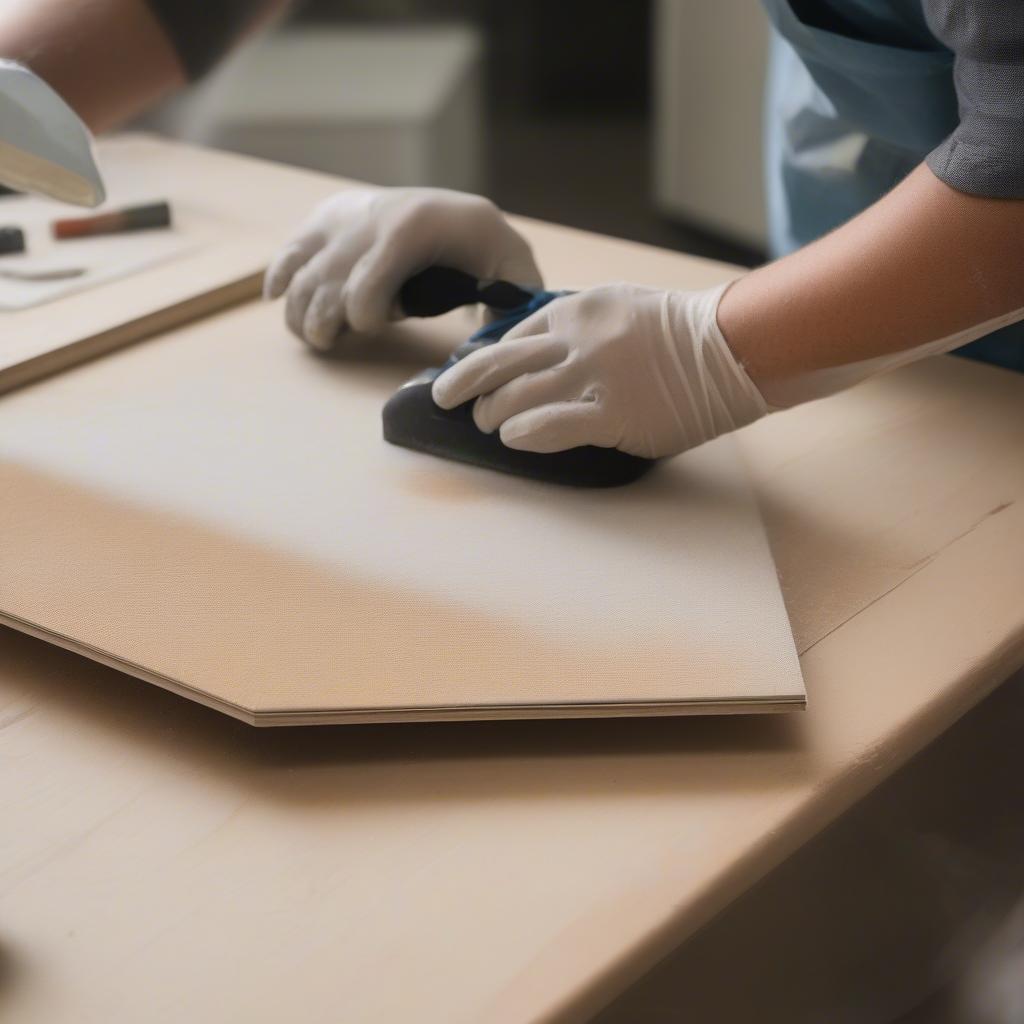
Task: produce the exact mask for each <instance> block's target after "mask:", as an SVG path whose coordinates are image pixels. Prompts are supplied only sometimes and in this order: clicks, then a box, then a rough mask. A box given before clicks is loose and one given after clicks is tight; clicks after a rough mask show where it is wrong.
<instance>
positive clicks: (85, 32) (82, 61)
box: [0, 0, 287, 132]
mask: <svg viewBox="0 0 1024 1024" xmlns="http://www.w3.org/2000/svg"><path fill="white" fill-rule="evenodd" d="M285 6H287V0H252V3H251V7H252V11H253V22H254V23H255V22H259V21H261V20H263V18H265V17H270V16H271V15H272V14H274V13H275V12H277V11H278V10H281V9H283V8H284V7H285ZM0 57H6V58H8V59H10V60H15V61H18V62H19V63H21V64H25V65H26V66H28V67H29V68H31V69H32V70H33V71H34V72H35V73H36V74H37V75H39V77H40V78H42V79H44V80H45V81H46V82H48V83H49V84H50V85H51V86H52V87H53V88H54V89H55V90H56V91H57V92H58V93H60V94H61V96H63V97H64V99H65V100H66V101H67V102H68V103H69V104H71V106H72V107H74V108H75V110H76V111H77V112H78V114H79V115H80V116H81V117H82V119H83V120H84V121H85V122H86V124H88V125H89V127H90V128H91V129H92V130H93V131H95V132H100V131H104V130H105V129H108V128H112V127H114V126H116V125H118V124H120V123H122V122H124V121H126V120H128V119H129V118H131V117H133V116H135V115H136V114H139V113H141V112H142V111H144V110H145V109H146V108H148V107H150V106H152V105H153V104H154V103H156V102H157V101H158V100H159V99H161V98H162V97H163V96H165V95H167V94H168V93H170V92H173V91H174V90H175V89H176V88H179V87H180V86H182V85H184V84H185V82H186V80H187V73H186V70H185V67H184V65H183V63H182V60H181V57H180V56H179V54H178V52H177V50H176V48H175V46H174V44H173V42H172V40H171V38H170V37H169V35H168V34H167V31H166V28H165V26H164V24H163V23H162V22H161V20H160V19H159V17H158V16H157V15H156V14H155V13H154V11H153V8H151V7H150V5H149V4H148V3H147V2H146V0H20V2H17V3H12V4H6V5H4V6H3V8H2V10H0Z"/></svg>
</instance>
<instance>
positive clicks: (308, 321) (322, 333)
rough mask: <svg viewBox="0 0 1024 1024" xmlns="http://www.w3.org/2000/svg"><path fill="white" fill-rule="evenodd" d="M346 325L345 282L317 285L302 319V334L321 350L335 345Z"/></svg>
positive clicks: (329, 282) (325, 350)
mask: <svg viewBox="0 0 1024 1024" xmlns="http://www.w3.org/2000/svg"><path fill="white" fill-rule="evenodd" d="M344 326H345V283H344V282H343V281H325V282H324V283H323V284H321V285H317V288H316V291H315V292H313V297H312V299H310V300H309V306H308V307H307V308H306V314H305V316H304V317H303V320H302V336H303V338H305V339H306V341H308V342H309V344H310V345H311V346H312V347H313V348H315V349H318V350H319V351H321V352H327V351H329V350H330V349H331V348H333V347H334V341H335V339H336V338H337V336H338V334H339V333H340V332H341V331H342V329H343V328H344Z"/></svg>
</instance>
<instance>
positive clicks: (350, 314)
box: [263, 188, 542, 349]
mask: <svg viewBox="0 0 1024 1024" xmlns="http://www.w3.org/2000/svg"><path fill="white" fill-rule="evenodd" d="M430 266H448V267H453V268H455V269H456V270H463V271H465V272H467V273H469V274H472V275H473V276H475V277H477V278H480V279H481V280H494V279H498V278H501V279H504V280H507V281H511V282H512V283H513V284H518V285H522V286H524V287H527V288H537V287H539V286H540V285H541V284H542V281H541V275H540V271H539V270H538V269H537V265H536V263H535V262H534V260H533V254H532V253H531V251H530V246H529V245H528V244H527V242H526V240H525V239H524V238H523V237H522V236H521V235H520V234H519V233H518V232H517V231H516V230H515V229H513V228H512V226H511V225H510V224H509V223H508V221H506V220H505V218H504V217H503V216H502V214H501V212H500V211H499V210H498V209H497V207H496V206H495V205H494V204H493V203H491V202H490V201H488V200H487V199H483V198H481V197H480V196H474V195H469V194H467V193H463V192H451V191H448V190H446V189H436V188H381V189H352V190H351V191H347V192H341V193H339V194H338V195H336V196H334V197H332V198H331V199H328V200H327V201H326V202H325V203H323V204H321V205H320V206H319V207H318V208H317V209H316V210H315V211H314V212H313V214H312V216H311V217H310V218H309V220H308V221H306V223H305V224H304V225H303V226H302V227H301V228H300V229H299V232H298V234H297V235H296V236H295V238H294V239H293V240H292V241H291V243H290V244H289V245H288V246H286V247H285V249H284V250H283V251H282V252H281V253H280V254H279V255H278V256H277V258H276V259H275V260H274V262H273V264H272V265H271V267H270V269H269V270H268V271H267V275H266V278H265V280H264V289H263V290H264V295H265V297H267V298H270V299H275V298H277V297H278V296H279V295H282V294H284V292H285V290H287V292H288V298H287V302H286V308H285V319H286V321H287V323H288V326H289V328H290V329H291V330H292V332H293V333H294V334H295V335H297V336H298V337H299V338H302V339H303V340H305V341H307V342H308V343H309V344H310V345H312V346H313V347H314V348H318V349H328V348H331V347H332V345H333V344H334V341H335V338H336V337H337V335H338V334H339V332H341V331H344V330H346V329H347V328H351V329H352V330H354V331H374V330H378V329H380V328H381V327H383V326H384V325H385V324H386V323H387V322H388V321H389V320H394V319H397V318H398V317H400V316H401V312H400V310H398V309H397V308H396V297H397V295H398V290H399V289H400V288H401V286H402V285H403V284H404V283H405V282H406V280H407V279H408V278H410V277H411V276H412V275H413V274H416V273H418V272H419V271H421V270H425V269H426V268H427V267H430Z"/></svg>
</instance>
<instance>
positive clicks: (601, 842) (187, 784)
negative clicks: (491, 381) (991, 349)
mask: <svg viewBox="0 0 1024 1024" xmlns="http://www.w3.org/2000/svg"><path fill="white" fill-rule="evenodd" d="M612 248H614V246H612ZM682 272H683V273H684V274H685V273H686V270H685V265H684V267H683V271H682ZM741 440H742V444H743V448H744V450H745V451H746V453H747V455H748V457H749V459H750V462H751V465H752V467H753V469H754V474H755V478H756V480H757V489H758V494H759V497H760V500H761V504H762V507H763V509H764V514H765V518H766V522H767V524H768V527H769V534H770V536H771V538H772V543H773V547H774V550H775V553H776V558H777V560H778V566H779V570H780V574H781V577H782V581H783V586H784V591H785V594H786V597H787V602H788V603H789V607H790V610H791V614H792V618H793V625H794V629H795V632H796V635H797V637H798V641H799V646H800V649H801V652H802V655H801V662H802V665H803V669H804V674H805V677H806V680H807V686H808V690H809V693H810V697H811V700H810V703H809V705H808V710H807V712H806V713H805V714H801V715H782V716H776V715H772V716H732V717H720V718H688V719H658V720H621V719H620V720H614V721H611V720H605V721H588V722H581V721H577V722H488V723H474V724H465V723H460V724H458V725H445V724H434V725H406V726H402V727H397V728H396V727H394V726H386V727H384V726H382V727H374V726H367V727H363V728H358V729H345V730H338V729H330V728H325V729H301V730H288V729H286V730H253V729H250V728H249V727H248V726H246V725H244V724H242V723H240V722H236V721H232V720H231V719H229V718H227V717H225V716H223V715H215V714H211V713H210V712H209V711H208V710H207V709H205V708H202V707H200V706H198V705H196V704H195V703H193V702H192V701H186V700H180V699H178V698H176V697H174V696H173V695H171V694H168V693H166V692H163V691H161V690H159V689H158V688H157V687H151V686H140V685H139V683H138V682H137V681H136V680H134V679H130V678H128V677H126V676H124V675H123V674H121V673H118V672H115V671H112V670H110V669H108V668H105V667H103V666H101V665H97V664H94V663H92V662H89V661H87V660H85V659H82V658H78V657H75V656H73V655H71V654H68V653H67V652H65V651H61V650H58V649H57V648H55V647H53V646H52V645H50V644H46V643H41V642H39V641H37V640H33V639H32V638H30V637H27V636H24V635H19V634H18V633H15V632H13V631H10V630H0V760H2V764H3V771H0V811H2V815H3V821H4V828H3V829H2V830H0V964H2V965H3V968H4V970H3V972H2V974H0V977H2V979H3V980H2V984H0V1018H3V1019H10V1020H13V1021H17V1022H18V1024H83V1022H86V1024H91V1022H93V1021H95V1022H102V1024H137V1022H138V1021H140V1020H145V1021H147V1022H149V1024H177V1022H179V1021H181V1020H182V1019H190V1020H201V1021H206V1020H218V1021H221V1020H229V1021H233V1020H245V1021H247V1022H250V1024H272V1022H278V1021H280V1020H282V1019H294V1018H300V1019H302V1020H303V1021H308V1022H310V1024H335V1022H336V1021H338V1020H345V1021H352V1022H360V1024H363V1022H385V1021H387V1022H390V1021H394V1020H417V1021H423V1022H427V1024H505V1022H508V1024H513V1022H515V1024H522V1022H525V1021H529V1022H542V1021H543V1022H557V1024H576V1022H582V1021H585V1020H588V1019H590V1017H591V1015H592V1014H593V1012H594V1011H595V1010H596V1009H597V1008H598V1007H600V1006H601V1005H603V1004H604V1003H605V1002H606V1001H607V1000H608V999H609V998H611V997H612V996H614V995H615V994H616V993H617V992H619V991H621V990H622V989H623V988H624V987H625V986H627V985H628V984H629V983H630V982H631V981H633V980H634V979H636V978H637V977H638V976H639V975H640V974H641V973H642V972H643V971H644V970H645V969H646V968H648V967H650V966H651V965H652V964H653V963H654V962H655V961H656V960H657V959H658V958H659V957H661V956H663V955H664V954H666V953H667V952H669V951H670V950H671V949H672V948H674V947H675V946H676V945H678V944H679V943H680V942H681V941H682V940H684V939H685V938H686V937H687V936H689V935H691V934H692V933H693V932H694V931H695V930H696V929H697V928H699V927H700V925H701V924H702V923H704V922H706V921H707V920H708V919H709V918H711V917H713V916H714V915H716V914H717V913H718V912H719V911H720V910H721V909H722V908H723V907H725V906H726V905H728V904H729V903H730V901H732V900H734V899H736V898H737V897H739V896H740V895H741V894H742V893H743V892H744V891H745V890H746V889H747V888H748V887H750V886H751V885H752V884H753V883H754V882H755V881H756V880H757V879H758V878H760V877H762V876H763V875H764V874H765V873H766V872H767V871H769V870H770V869H771V868H772V866H773V865H775V864H777V863H779V861H780V860H782V859H783V858H785V857H786V856H787V855H788V854H789V853H790V852H792V851H793V850H794V849H796V848H798V847H799V846H800V845H801V844H802V843H804V842H806V841H807V840H808V839H809V838H810V837H811V836H813V835H815V834H816V833H817V832H819V831H820V830H821V829H822V828H824V827H825V825H826V824H827V823H828V822H829V821H831V820H833V819H834V818H835V817H836V816H837V815H839V814H841V813H842V812H843V810H844V809H845V808H846V807H848V806H849V805H850V804H851V803H852V802H854V801H855V800H856V799H857V798H858V797H859V796H860V795H862V794H863V793H865V792H867V791H868V790H870V789H871V788H872V787H874V786H876V785H878V784H879V783H880V782H881V781H882V780H883V779H884V778H886V777H887V776H888V775H889V774H890V773H891V772H892V771H893V770H894V769H895V768H896V767H897V766H898V765H899V764H901V763H902V762H903V761H905V760H906V759H907V758H908V757H910V756H911V755H912V754H913V753H914V752H915V751H917V750H919V749H920V748H921V747H922V746H923V745H924V744H926V743H928V742H929V741H930V740H931V739H932V738H933V737H935V736H936V735H937V734H938V733H940V732H941V731H942V730H943V729H944V728H945V727H946V726H947V725H948V724H949V723H950V722H952V721H953V720H955V719H956V718H957V717H958V716H959V715H960V714H962V713H963V712H964V711H965V710H966V709H967V708H969V707H970V706H971V705H972V704H974V703H975V702H976V701H977V700H978V699H980V698H981V697H982V696H983V695H984V694H985V693H987V692H988V691H989V690H991V688H992V687H994V686H995V685H997V684H998V683H999V682H1001V681H1002V679H1004V678H1005V677H1006V676H1007V675H1009V673H1010V672H1011V671H1013V670H1014V669H1015V668H1016V667H1018V666H1020V665H1021V664H1022V663H1024V465H1022V460H1021V459H1020V452H1021V449H1022V446H1024V381H1022V380H1021V379H1020V378H1019V377H1014V376H1013V375H1011V374H1007V373H1001V372H999V371H996V370H992V369H989V368H986V367H981V366H976V365H971V364H968V363H965V362H963V361H960V360H954V359H941V360H936V361H934V362H933V363H930V364H928V365H922V366H916V367H910V368H907V369H906V370H902V371H900V372H899V373H897V374H895V375H893V377H891V378H889V379H886V380H880V381H876V382H872V383H871V384H868V385H865V386H863V387H862V388H859V389H857V390H855V391H853V392H850V393H849V394H846V395H843V396H840V397H838V398H837V399H835V400H831V401H829V402H824V403H819V404H817V405H814V406H809V407H806V408H804V409H800V410H797V411H794V412H792V413H787V414H785V415H783V416H778V417H774V418H771V419H769V420H766V421H764V422H763V423H761V424H758V425H757V426H756V427H754V428H752V429H751V430H748V431H745V432H744V434H743V435H742V438H741ZM837 453H839V454H840V455H841V456H842V457H841V458H837ZM840 884H841V880H840ZM782 934H784V923H781V924H780V935H782ZM733 980H735V979H733Z"/></svg>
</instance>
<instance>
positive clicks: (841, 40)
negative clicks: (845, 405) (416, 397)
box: [0, 0, 1024, 1022]
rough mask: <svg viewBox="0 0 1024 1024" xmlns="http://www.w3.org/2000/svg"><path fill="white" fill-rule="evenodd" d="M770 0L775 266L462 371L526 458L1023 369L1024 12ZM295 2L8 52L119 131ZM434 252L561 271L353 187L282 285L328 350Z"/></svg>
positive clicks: (447, 218)
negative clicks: (858, 391) (866, 385)
mask: <svg viewBox="0 0 1024 1024" xmlns="http://www.w3.org/2000/svg"><path fill="white" fill-rule="evenodd" d="M764 2H765V6H766V8H767V10H768V13H769V16H770V18H771V21H772V25H773V34H772V60H771V71H770V75H769V84H768V90H767V102H766V129H767V131H766V140H767V144H766V147H765V152H766V173H767V181H768V198H769V213H770V217H769V220H770V234H771V243H772V249H773V256H774V257H775V258H774V259H773V260H772V261H771V262H770V263H768V264H766V265H765V266H763V267H760V268H758V269H756V270H754V271H752V272H749V273H746V274H743V275H742V276H741V277H739V278H738V279H736V280H735V281H733V282H731V283H730V284H728V285H723V286H719V287H716V288H711V289H703V290H698V291H689V290H673V289H653V288H643V287H639V286H636V285H632V284H627V283H617V284H611V285H605V286H602V287H598V288H589V289H586V290H584V291H581V292H579V293H577V294H575V295H571V296H566V297H563V298H559V299H557V300H555V301H553V302H551V303H550V304H549V305H547V306H545V307H544V308H543V309H542V310H540V311H539V312H538V313H536V314H535V315H533V316H532V317H530V318H528V319H527V320H525V321H523V322H522V323H521V324H520V325H519V326H518V327H516V328H515V329H514V330H513V331H512V332H510V333H509V334H508V335H507V336H506V337H505V339H504V340H503V341H502V342H501V344H499V345H494V346H490V347H489V348H486V349H483V350H481V351H478V352H476V353H474V354H472V355H470V356H469V357H467V358H466V359H464V360H463V361H462V362H460V363H459V364H458V365H456V366H455V367H454V368H452V369H451V370H449V371H447V372H446V373H444V374H442V375H441V376H440V377H439V378H438V379H437V381H436V382H435V385H434V394H435V398H436V400H437V401H438V402H439V404H441V405H443V406H453V405H457V404H460V403H462V402H466V401H470V400H472V401H473V402H474V416H475V418H476V421H477V423H478V425H479V426H480V427H481V429H483V430H487V431H493V430H497V431H500V436H501V438H502V440H503V441H504V442H505V443H506V444H508V445H510V446H512V447H518V448H522V449H525V450H531V451H556V450H560V449H564V448H568V447H572V446H575V445H581V444H596V445H605V446H610V447H618V448H621V449H623V450H625V451H628V452H632V453H634V454H641V455H648V456H659V457H660V456H670V455H674V454H677V453H680V452H683V451H685V450H687V449H688V448H692V447H694V446H695V445H698V444H701V443H702V442H704V441H707V440H709V439H711V438H712V437H715V436H718V435H720V434H722V433H726V432H728V431H731V430H734V429H737V428H739V427H742V426H743V425H745V424H747V423H750V422H753V421H754V420H756V419H758V418H760V417H761V416H764V415H766V414H767V413H769V412H771V411H773V410H776V409H784V408H787V407H790V406H793V405H796V404H799V403H801V402H805V401H809V400H813V399H817V398H822V397H825V396H827V395H829V394H832V393H833V392H835V391H838V390H841V389H843V388H845V387H848V386H850V385H852V384H855V383H857V382H858V381H860V380H863V379H865V378H866V377H869V376H872V375H873V374H876V373H879V372H882V371H885V370H889V369H892V368H893V367H895V366H898V365H902V364H905V363H908V362H912V361H914V360H916V359H920V358H923V357H925V356H927V355H930V354H933V353H939V352H946V351H952V350H959V351H961V352H962V353H963V354H966V355H969V356H971V357H972V358H977V359H982V360H985V361H988V362H991V363H995V364H997V365H1001V366H1004V367H1006V368H1009V369H1015V370H1018V371H1021V370H1024V343H1022V339H1024V327H1022V322H1024V274H1022V273H1021V268H1022V266H1024V2H1022V0H972V2H971V3H964V2H955V0H764ZM286 6H287V0H207V2H206V3H204V4H202V5H199V4H189V3H185V2H183V0H91V2H90V3H89V4H69V3H67V2H66V0H25V2H23V3H21V4H20V5H17V4H15V5H11V4H8V5H7V6H6V7H5V8H4V11H3V14H2V15H0V57H6V58H10V59H12V60H15V61H19V62H20V63H22V64H24V65H27V66H28V67H30V68H31V69H33V71H34V72H35V73H36V74H38V75H39V76H40V77H41V78H43V79H45V80H46V81H47V82H49V84H50V85H51V86H52V87H53V88H54V89H55V90H56V91H57V92H58V93H60V94H61V95H62V96H63V97H64V98H65V99H66V100H68V101H69V102H70V103H71V104H72V106H73V107H74V108H75V109H76V110H77V111H78V113H79V114H80V115H81V117H82V118H83V119H84V120H85V122H86V123H87V124H88V125H89V126H90V127H91V128H92V129H93V130H97V131H99V130H103V129H106V128H109V127H111V126H113V125H115V124H118V123H120V122H122V121H124V120H126V119H127V118H129V117H131V116H132V115H134V114H137V113H139V112H140V111H142V110H143V109H145V108H146V107H147V106H150V105H151V104H152V103H154V102H156V101H157V100H158V99H160V98H161V97H163V96H164V95H166V94H167V93H169V92H171V91H172V90H174V89H175V88H178V87H180V86H181V85H183V84H184V83H185V82H186V81H188V80H189V79H191V78H195V77H198V76H199V75H201V74H203V73H204V72H205V71H206V70H208V69H209V68H210V67H212V66H213V65H214V64H215V63H216V61H217V60H218V59H219V57H220V56H221V55H222V54H223V53H225V52H227V51H228V50H229V49H230V48H231V47H232V46H233V45H235V44H236V43H237V42H238V41H239V40H241V39H243V38H245V37H246V36H247V35H248V34H250V33H251V32H253V31H255V30H257V29H258V28H259V27H260V26H261V25H262V24H265V23H266V22H267V21H268V20H269V19H271V18H272V17H274V16H275V14H277V13H278V12H280V11H281V10H283V9H284V8H285V7H286ZM111 55H114V58H115V59H112V56H111ZM692 144H693V145H694V146H698V145H701V144H702V141H701V140H700V139H694V140H692ZM432 264H437V265H448V266H454V267H456V268H458V269H461V270H464V271H467V272H468V273H471V274H473V275H474V276H476V277H478V278H483V279H497V278H505V279H508V280H511V281H513V282H515V283H518V284H521V285H523V286H526V287H530V288H535V287H540V286H541V284H542V275H541V273H540V270H539V268H538V266H537V264H536V261H535V260H534V257H533V254H532V253H531V251H530V247H529V245H528V244H527V242H526V240H525V239H524V238H523V237H522V236H521V235H520V234H519V233H518V232H517V231H516V230H515V229H514V228H513V227H512V225H510V224H509V222H508V221H507V220H506V219H505V218H504V217H503V215H502V214H501V212H500V211H499V210H498V209H497V208H496V207H495V206H494V205H493V204H492V203H490V202H488V201H487V200H486V199H483V198H480V197H476V196H469V195H464V194H459V193H454V192H447V191H444V190H437V189H354V190H350V191H346V192H343V193H341V194H339V195H338V196H336V197H334V198H332V199H330V200H328V201H327V202H326V203H325V204H323V205H322V206H321V207H320V208H318V209H317V210H316V211H314V212H313V213H312V214H311V216H310V218H309V219H308V221H307V222H306V223H305V224H304V225H302V226H301V227H300V229H299V231H298V232H297V234H296V235H295V237H294V239H293V240H292V241H291V242H290V243H289V244H288V245H287V246H286V247H285V248H284V249H283V250H282V252H281V253H280V254H279V255H278V257H277V258H276V260H275V261H274V263H273V265H272V266H271V268H270V270H269V271H268V273H267V277H266V285H265V290H266V294H267V295H268V296H269V297H272V298H276V297H279V296H286V298H285V317H286V320H287V323H288V325H289V327H290V328H291V330H292V331H293V332H294V333H295V334H296V335H298V336H299V337H300V338H302V339H304V340H305V341H306V342H307V343H309V344H310V345H312V346H314V347H316V348H328V347H331V346H332V345H335V344H337V343H338V340H339V339H341V340H342V341H343V340H344V337H345V335H346V333H347V332H349V331H360V332H363V331H373V330H376V329H379V328H380V327H382V326H383V325H385V324H386V323H387V322H389V321H390V320H391V319H392V318H393V317H395V316H396V301H395V300H396V295H397V292H398V289H399V288H400V286H401V284H402V283H403V282H404V281H405V280H406V278H407V277H409V276H411V275H412V274H413V273H415V272H416V271H418V270H421V269H424V268H425V267H428V266H430V265H432ZM965 346H966V347H965ZM1022 906H1024V905H1022ZM1022 920H1024V919H1022V916H1021V913H1020V912H1019V911H1018V913H1017V914H1016V915H1015V916H1014V917H1012V918H1011V919H1009V921H1008V923H1007V924H1006V926H1005V927H1004V929H1003V931H1002V932H1001V933H1000V934H998V935H996V938H995V940H994V942H995V945H994V946H993V947H992V950H990V951H989V953H987V954H985V955H984V956H982V957H980V958H978V959H977V960H976V961H975V963H973V964H971V965H970V967H969V971H968V979H967V981H966V982H965V986H964V987H963V989H962V992H961V995H962V998H964V999H966V1000H967V1001H968V1003H969V1004H970V1007H971V1008H970V1009H969V1010H968V1011H967V1016H965V1017H964V1018H962V1019H969V1020H971V1021H972V1022H978V1021H992V1022H996V1021H999V1022H1002V1021H1010V1020H1019V1019H1021V1018H1020V999H1021V998H1022V991H1021V986H1020V977H1021V971H1020V950H1021V948H1024V946H1022V940H1021V936H1022V935H1024V926H1022ZM868 980H869V979H864V981H865V983H866V982H867V981H868ZM993 1000H998V1005H995V1004H994V1003H993ZM929 1019H931V1016H929Z"/></svg>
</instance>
